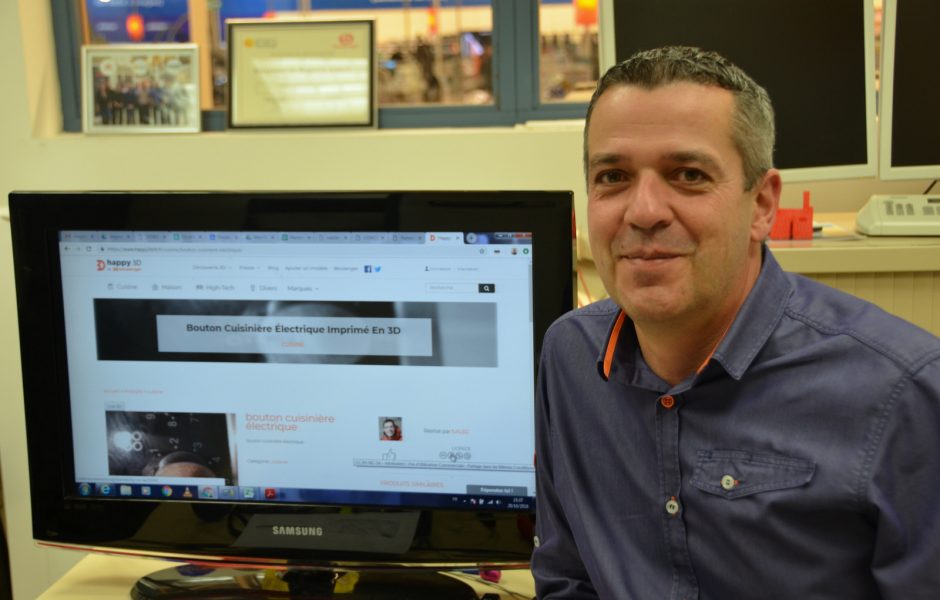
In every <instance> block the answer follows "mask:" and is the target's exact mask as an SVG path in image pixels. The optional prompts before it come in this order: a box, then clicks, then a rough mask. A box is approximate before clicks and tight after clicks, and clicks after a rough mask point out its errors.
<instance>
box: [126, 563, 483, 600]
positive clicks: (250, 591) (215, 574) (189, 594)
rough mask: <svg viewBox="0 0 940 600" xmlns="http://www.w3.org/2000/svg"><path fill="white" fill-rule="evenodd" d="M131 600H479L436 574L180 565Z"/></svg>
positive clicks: (143, 584) (139, 586)
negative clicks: (220, 567)
mask: <svg viewBox="0 0 940 600" xmlns="http://www.w3.org/2000/svg"><path fill="white" fill-rule="evenodd" d="M131 598H133V599H134V600H177V599H179V600H183V599H190V598H194V599H200V600H230V599H231V600H235V599H239V600H241V599H250V598H258V599H264V600H269V599H270V600H274V599H278V600H281V599H283V600H327V599H336V600H392V599H395V600H478V599H479V596H478V595H477V593H476V592H475V591H474V590H473V588H472V587H471V586H470V585H468V584H467V583H464V582H462V581H459V580H457V579H454V578H452V577H448V576H446V575H443V574H441V573H438V572H435V571H425V570H401V571H382V570H378V571H330V570H314V569H288V570H273V569H267V570H266V569H225V568H223V569H213V568H206V567H198V566H193V565H181V566H178V567H172V568H169V569H163V570H160V571H156V572H154V573H151V574H150V575H146V576H144V577H141V578H140V579H139V580H138V581H137V583H136V584H135V585H134V587H133V588H132V589H131Z"/></svg>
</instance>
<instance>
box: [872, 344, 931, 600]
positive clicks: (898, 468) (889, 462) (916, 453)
mask: <svg viewBox="0 0 940 600" xmlns="http://www.w3.org/2000/svg"><path fill="white" fill-rule="evenodd" d="M882 423H883V429H882V431H881V432H880V435H879V436H878V438H877V440H878V442H879V443H878V444H877V446H876V447H875V448H874V450H873V452H872V453H871V456H872V459H871V460H872V463H871V471H870V472H871V476H870V479H869V485H868V502H869V503H871V504H872V505H873V506H874V508H875V510H876V511H877V513H876V528H877V529H876V533H875V552H874V557H873V560H872V573H873V575H874V577H875V580H876V581H877V582H878V587H879V589H880V591H881V594H882V597H883V598H885V599H886V600H901V599H903V600H921V599H923V600H927V599H936V598H937V597H938V595H937V594H938V590H940V508H938V507H940V358H935V359H934V360H933V361H932V362H929V363H928V364H927V365H925V366H924V367H922V368H921V369H919V370H918V371H917V372H916V373H915V374H914V375H912V376H910V377H908V378H906V379H905V380H903V381H901V382H899V384H898V385H897V386H896V387H895V393H894V394H893V397H892V398H891V399H890V400H889V401H888V403H887V404H886V407H885V411H884V413H883V415H882Z"/></svg>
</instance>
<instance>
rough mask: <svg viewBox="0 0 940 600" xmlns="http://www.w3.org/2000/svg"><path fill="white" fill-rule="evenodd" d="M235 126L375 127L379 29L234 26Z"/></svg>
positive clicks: (326, 24)
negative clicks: (376, 38) (377, 37)
mask: <svg viewBox="0 0 940 600" xmlns="http://www.w3.org/2000/svg"><path fill="white" fill-rule="evenodd" d="M226 25H227V27H228V31H227V33H228V36H227V39H228V48H229V61H228V64H229V100H228V125H229V127H233V128H235V127H375V126H376V124H377V119H376V93H375V79H376V64H375V23H374V22H373V21H371V20H349V21H312V20H302V21H271V20H264V19H262V20H232V21H228V22H227V23H226Z"/></svg>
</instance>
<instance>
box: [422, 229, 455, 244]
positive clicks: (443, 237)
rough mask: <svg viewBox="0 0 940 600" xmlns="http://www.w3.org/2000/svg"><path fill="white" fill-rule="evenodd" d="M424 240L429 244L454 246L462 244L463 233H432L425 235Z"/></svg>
mask: <svg viewBox="0 0 940 600" xmlns="http://www.w3.org/2000/svg"><path fill="white" fill-rule="evenodd" d="M425 239H426V241H427V243H429V244H437V245H440V246H445V245H449V246H456V245H460V244H463V232H454V231H434V232H429V233H427V234H426V238H425Z"/></svg>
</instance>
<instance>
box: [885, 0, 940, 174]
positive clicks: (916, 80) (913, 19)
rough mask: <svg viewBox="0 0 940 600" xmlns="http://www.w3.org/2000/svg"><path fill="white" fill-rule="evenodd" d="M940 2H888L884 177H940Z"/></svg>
mask: <svg viewBox="0 0 940 600" xmlns="http://www.w3.org/2000/svg"><path fill="white" fill-rule="evenodd" d="M937 23H940V3H938V2H936V1H934V0H894V1H892V2H885V6H884V17H883V20H882V36H881V47H882V53H881V59H882V61H881V111H880V116H881V118H880V122H879V125H880V131H881V155H880V175H881V178H882V179H937V178H940V142H938V138H937V133H938V132H940V110H937V98H938V97H940V77H937V64H938V63H940V48H938V47H937Z"/></svg>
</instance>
